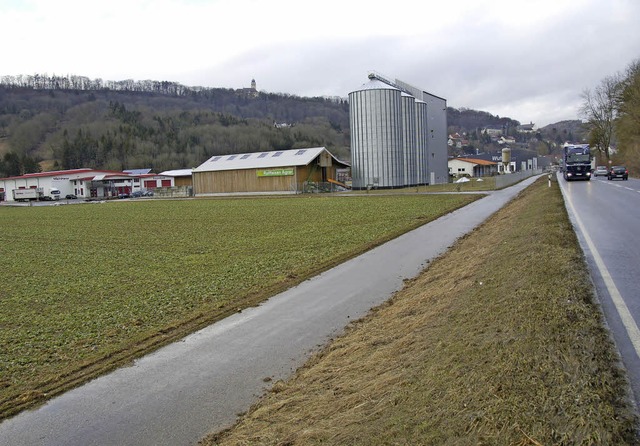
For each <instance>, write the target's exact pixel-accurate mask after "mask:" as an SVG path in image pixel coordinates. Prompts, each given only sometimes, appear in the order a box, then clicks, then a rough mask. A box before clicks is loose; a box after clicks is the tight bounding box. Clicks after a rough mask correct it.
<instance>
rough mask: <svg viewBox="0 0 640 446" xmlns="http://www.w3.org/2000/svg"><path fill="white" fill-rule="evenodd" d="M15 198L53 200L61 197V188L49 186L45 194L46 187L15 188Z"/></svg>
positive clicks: (21, 199) (19, 199)
mask: <svg viewBox="0 0 640 446" xmlns="http://www.w3.org/2000/svg"><path fill="white" fill-rule="evenodd" d="M13 199H14V200H15V201H31V200H41V201H51V200H59V199H60V189H58V188H55V187H52V188H49V189H48V191H47V193H46V194H45V192H44V188H42V187H36V188H33V187H32V188H29V189H13Z"/></svg>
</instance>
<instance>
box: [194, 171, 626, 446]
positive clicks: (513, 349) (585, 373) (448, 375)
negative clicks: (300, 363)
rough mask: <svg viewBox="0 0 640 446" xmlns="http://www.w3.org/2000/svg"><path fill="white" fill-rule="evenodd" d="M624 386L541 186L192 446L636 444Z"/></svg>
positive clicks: (558, 212) (563, 222)
mask: <svg viewBox="0 0 640 446" xmlns="http://www.w3.org/2000/svg"><path fill="white" fill-rule="evenodd" d="M627 389H628V387H627V383H626V380H625V375H624V372H623V371H622V370H621V369H620V368H619V362H618V357H617V353H616V351H615V348H614V347H613V345H612V343H611V340H610V338H609V336H608V333H607V331H606V329H605V328H604V326H603V320H602V316H601V313H600V311H599V308H598V306H597V304H595V303H594V295H593V291H592V287H591V282H590V279H589V277H588V273H587V270H586V265H585V262H584V260H583V257H582V253H581V251H580V248H579V245H578V243H577V240H576V237H575V234H574V232H573V230H572V227H571V225H570V222H569V221H568V218H567V214H566V211H565V209H564V204H563V202H562V198H561V195H560V192H559V190H558V186H557V184H556V183H554V186H553V187H552V188H548V187H547V182H546V181H542V180H540V181H538V182H536V183H535V184H534V185H533V186H531V187H529V188H528V189H527V190H525V191H524V192H523V193H522V194H521V195H520V196H519V197H518V198H517V199H516V200H514V201H513V202H511V203H510V204H508V205H507V206H506V207H505V208H504V209H503V210H501V211H500V212H498V213H497V214H495V215H494V216H493V217H492V218H491V219H490V220H489V221H488V222H486V223H485V224H484V225H482V226H481V227H480V228H478V229H477V230H475V231H474V232H472V233H471V234H469V235H468V236H466V237H464V238H463V239H461V240H460V241H459V242H458V243H457V244H456V246H455V247H454V248H453V249H451V250H450V251H449V252H448V253H447V254H445V255H443V256H442V257H441V258H439V259H437V260H436V261H434V262H433V263H432V264H431V265H430V267H429V268H428V269H426V270H425V271H424V272H423V274H421V275H420V276H419V277H418V278H416V279H415V280H413V281H411V282H410V283H407V285H406V287H405V288H404V289H403V290H402V291H400V292H398V293H397V294H396V295H395V296H394V297H393V298H392V299H391V300H390V301H389V302H388V303H387V304H384V305H382V306H381V307H379V308H377V309H375V310H374V311H372V312H371V314H370V315H369V316H367V317H366V318H364V319H363V320H361V321H358V322H356V323H354V324H353V325H352V326H350V327H349V329H348V330H347V332H346V334H345V335H344V336H342V337H340V338H338V339H336V340H335V341H334V342H332V343H331V344H330V345H329V346H327V347H326V348H325V350H324V351H323V352H321V353H320V354H318V355H316V356H315V357H314V358H313V359H312V360H310V361H309V362H308V364H307V365H305V367H303V368H302V369H300V370H299V371H298V372H297V373H296V375H295V376H294V377H293V378H292V379H291V380H289V381H288V382H278V383H275V385H274V386H273V389H272V391H271V392H270V393H269V394H267V395H266V396H265V397H264V398H263V399H262V401H260V402H259V403H258V404H256V405H255V406H254V407H253V408H252V409H251V411H250V412H249V413H248V414H246V415H245V416H244V417H242V419H241V420H240V421H239V422H238V424H237V425H236V426H234V427H233V428H231V429H229V430H227V431H225V432H222V433H219V434H215V435H211V436H210V437H208V438H207V439H205V440H203V442H202V444H206V445H256V444H259V445H316V444H323V445H372V444H376V445H552V444H553V445H576V444H584V445H632V444H639V442H638V437H637V431H636V426H637V420H636V418H635V416H634V412H633V407H632V405H631V404H630V402H629V401H628V399H627V395H628V393H627Z"/></svg>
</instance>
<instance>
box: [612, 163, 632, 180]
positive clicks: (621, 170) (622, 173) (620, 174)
mask: <svg viewBox="0 0 640 446" xmlns="http://www.w3.org/2000/svg"><path fill="white" fill-rule="evenodd" d="M614 178H621V179H623V180H628V179H629V171H628V170H627V168H626V167H624V166H612V167H611V169H609V173H608V174H607V179H608V180H613V179H614Z"/></svg>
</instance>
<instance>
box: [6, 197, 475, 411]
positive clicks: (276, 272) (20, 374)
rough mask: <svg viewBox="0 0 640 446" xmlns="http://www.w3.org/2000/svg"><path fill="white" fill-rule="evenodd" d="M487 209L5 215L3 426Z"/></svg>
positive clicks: (119, 210) (356, 205)
mask: <svg viewBox="0 0 640 446" xmlns="http://www.w3.org/2000/svg"><path fill="white" fill-rule="evenodd" d="M476 198H477V196H469V195H458V196H456V195H429V196H427V195H406V196H340V197H333V196H332V197H279V198H273V197H271V198H240V199H211V200H182V201H163V200H147V201H137V202H136V201H130V202H111V203H102V204H83V205H65V206H43V207H16V208H12V207H2V208H0V271H2V282H1V284H0V346H1V347H0V349H1V350H0V419H1V418H4V417H6V416H8V415H10V414H11V413H15V411H17V410H20V409H22V408H25V407H28V406H29V405H32V404H33V403H34V402H37V401H41V400H43V399H45V398H47V397H49V396H51V395H53V394H56V393H59V392H61V391H63V390H65V389H67V388H69V387H72V386H74V385H77V384H79V383H81V382H83V381H86V380H87V379H88V378H90V377H93V376H95V375H97V374H99V373H103V372H105V371H106V370H109V369H111V368H113V367H116V366H118V365H121V364H123V363H125V362H127V361H130V360H131V359H132V358H134V357H136V356H139V355H140V354H142V353H144V352H146V351H148V350H150V349H153V348H156V347H157V346H159V345H162V344H163V343H166V342H169V341H171V340H174V339H176V338H177V337H180V336H183V335H185V334H186V333H188V332H189V331H193V330H195V329H197V328H200V327H202V326H204V325H206V324H209V323H211V322H213V321H215V320H217V319H220V318H221V317H224V316H225V315H227V314H229V313H230V312H233V311H238V310H239V309H241V308H242V307H246V306H247V305H254V304H256V303H257V302H259V301H260V300H261V299H264V298H266V297H268V296H269V295H272V294H273V293H275V292H277V291H281V290H283V289H285V288H286V287H288V286H291V285H293V284H295V283H298V282H300V281H302V280H304V279H305V278H307V277H309V276H310V275H313V274H315V273H318V272H320V271H322V270H324V269H326V268H328V267H330V266H332V265H335V264H336V263H338V262H340V261H343V260H345V259H347V258H350V257H353V256H354V255H356V254H358V253H361V252H363V251H365V250H367V249H369V248H371V247H372V246H375V245H376V244H379V243H381V242H383V241H385V240H389V239H391V238H393V237H395V236H397V235H399V234H401V233H403V232H405V231H407V230H409V229H411V228H414V227H417V226H419V225H422V224H424V223H426V222H428V221H430V220H432V219H434V218H436V217H437V216H439V215H442V214H444V213H447V212H449V211H451V210H453V209H455V208H458V207H460V206H463V205H464V204H467V203H469V202H471V201H473V200H475V199H476Z"/></svg>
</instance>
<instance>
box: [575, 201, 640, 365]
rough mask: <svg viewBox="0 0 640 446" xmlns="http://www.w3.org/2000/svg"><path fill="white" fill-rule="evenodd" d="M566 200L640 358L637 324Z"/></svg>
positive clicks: (639, 332) (578, 218)
mask: <svg viewBox="0 0 640 446" xmlns="http://www.w3.org/2000/svg"><path fill="white" fill-rule="evenodd" d="M567 198H568V200H567V202H568V203H569V206H571V212H572V213H573V215H574V217H575V219H576V224H577V225H578V226H579V227H580V231H581V232H582V234H583V235H584V239H585V241H586V242H587V246H588V247H589V250H590V251H591V253H592V254H593V259H594V260H595V262H596V267H597V268H598V270H599V271H600V275H601V276H602V280H604V284H605V286H606V287H607V290H608V291H609V295H610V296H611V300H612V301H613V304H614V305H615V307H616V311H617V312H618V315H619V316H620V319H621V320H622V325H624V328H625V330H626V331H627V335H629V339H630V340H631V344H633V348H634V349H635V351H636V355H638V357H640V330H639V329H638V324H636V321H635V320H634V319H633V316H632V315H631V312H630V311H629V307H627V304H626V303H625V302H624V299H623V298H622V295H621V294H620V291H618V288H617V287H616V284H615V283H614V281H613V279H612V278H611V274H610V273H609V270H608V269H607V267H606V265H605V264H604V262H603V260H602V257H600V254H599V253H598V250H597V249H596V247H595V245H594V244H593V242H592V241H591V237H589V234H587V231H586V230H585V228H584V226H583V224H582V220H580V217H579V216H578V213H577V212H576V210H575V208H574V207H573V203H572V202H571V199H570V198H569V197H567Z"/></svg>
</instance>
